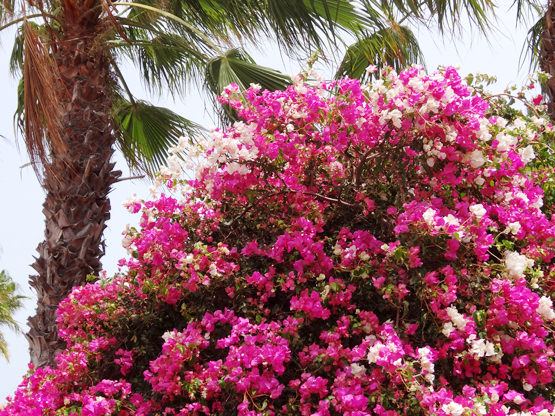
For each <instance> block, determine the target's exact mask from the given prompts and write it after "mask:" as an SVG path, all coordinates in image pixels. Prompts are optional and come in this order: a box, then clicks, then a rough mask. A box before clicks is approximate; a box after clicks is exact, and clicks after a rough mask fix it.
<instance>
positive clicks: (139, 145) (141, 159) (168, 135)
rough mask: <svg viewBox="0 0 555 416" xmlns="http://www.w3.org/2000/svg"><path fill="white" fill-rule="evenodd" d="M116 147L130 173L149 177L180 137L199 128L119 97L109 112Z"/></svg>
mask: <svg viewBox="0 0 555 416" xmlns="http://www.w3.org/2000/svg"><path fill="white" fill-rule="evenodd" d="M113 117H114V122H115V124H116V135H117V139H118V145H119V147H120V148H121V150H122V151H123V153H124V155H125V157H126V158H127V160H128V162H129V165H130V167H131V168H133V169H134V170H138V171H143V172H146V173H147V174H148V175H150V176H153V175H154V174H156V173H157V172H158V170H159V168H160V167H161V166H162V165H165V164H166V160H167V158H168V149H169V148H170V147H172V146H175V145H176V144H177V143H178V141H179V138H180V137H182V136H185V135H187V136H191V137H195V136H198V135H200V134H202V133H203V129H202V128H201V127H200V126H199V125H197V124H195V123H193V122H191V121H189V120H187V119H185V118H183V117H181V116H179V115H178V114H176V113H174V112H172V111H171V110H169V109H167V108H164V107H157V106H155V105H152V104H150V103H147V102H145V101H135V102H130V101H127V100H125V99H123V98H122V97H120V98H119V100H118V101H117V103H116V105H115V106H114V109H113Z"/></svg>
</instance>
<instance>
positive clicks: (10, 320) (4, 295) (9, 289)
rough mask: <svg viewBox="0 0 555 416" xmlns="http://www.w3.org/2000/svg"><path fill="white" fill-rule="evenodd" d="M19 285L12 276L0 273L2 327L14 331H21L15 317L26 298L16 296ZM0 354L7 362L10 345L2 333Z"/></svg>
mask: <svg viewBox="0 0 555 416" xmlns="http://www.w3.org/2000/svg"><path fill="white" fill-rule="evenodd" d="M16 291H17V285H16V284H15V283H14V282H13V280H12V279H11V278H10V276H9V275H8V274H7V273H6V272H5V271H4V270H2V271H0V327H1V326H7V327H9V328H11V329H12V330H14V331H16V332H17V331H19V325H18V324H17V322H16V320H15V319H14V317H13V315H14V313H15V311H16V310H17V309H20V308H21V307H22V306H23V302H22V301H23V299H25V296H22V295H16ZM0 354H2V355H3V356H4V357H5V358H6V360H8V359H9V357H8V344H7V343H6V340H5V338H4V335H3V334H2V332H0Z"/></svg>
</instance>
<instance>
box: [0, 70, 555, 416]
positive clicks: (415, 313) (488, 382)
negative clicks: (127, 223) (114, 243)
mask: <svg viewBox="0 0 555 416" xmlns="http://www.w3.org/2000/svg"><path fill="white" fill-rule="evenodd" d="M244 98H245V99H244V100H243V99H242V98H241V99H240V96H239V94H237V91H236V89H234V88H233V87H230V88H229V89H228V90H227V92H226V94H225V95H224V97H223V98H222V100H224V101H225V102H226V103H228V104H229V105H231V106H232V107H233V108H234V109H235V110H236V111H237V113H238V115H239V117H241V118H242V120H243V121H242V122H237V123H235V124H234V126H233V127H231V128H229V129H228V130H226V131H219V130H217V131H215V132H214V135H213V140H212V141H211V142H210V143H207V144H205V145H204V148H203V151H202V158H201V161H200V162H199V163H198V165H197V166H196V177H195V179H194V180H191V181H186V180H183V179H176V177H175V175H173V176H172V171H177V170H178V169H179V165H180V163H179V160H180V159H179V158H178V157H177V156H176V157H174V158H173V159H172V160H171V162H170V169H168V170H166V172H165V175H166V176H165V178H166V179H167V181H168V183H169V184H170V185H171V186H172V187H173V189H174V190H175V191H176V192H175V194H178V192H177V191H181V192H182V194H181V195H182V196H180V197H179V198H177V197H170V196H165V195H162V196H161V197H159V198H158V199H156V200H154V201H148V202H141V201H131V202H130V203H129V209H130V210H132V211H133V212H141V213H142V219H141V229H140V230H135V229H129V230H128V231H127V232H126V236H125V239H124V245H125V246H126V247H127V248H128V250H129V252H130V254H131V255H130V257H129V258H128V259H127V260H123V261H122V266H126V271H125V272H122V273H121V274H119V275H116V276H115V277H114V278H113V279H109V280H103V281H101V282H99V283H96V284H88V285H86V286H85V287H81V288H77V289H75V290H74V291H73V292H72V294H71V295H70V296H69V297H68V298H67V299H66V300H65V301H64V302H63V303H62V304H61V305H60V307H59V310H58V312H59V321H58V322H59V327H60V336H61V337H62V338H63V339H64V340H65V341H66V342H67V349H66V350H65V351H64V352H63V353H61V354H60V355H59V356H58V358H57V363H58V365H57V368H55V369H51V368H48V367H47V368H43V369H37V370H35V371H31V372H30V374H29V376H28V377H27V378H26V379H25V380H24V382H23V383H22V384H21V386H20V388H19V389H18V391H17V392H16V393H15V396H14V398H13V399H11V400H10V402H9V404H8V406H7V407H6V408H5V409H3V410H1V411H0V415H2V416H12V415H25V416H28V415H31V416H33V415H47V416H54V415H56V416H57V415H66V416H74V415H82V416H93V415H94V416H100V415H120V416H124V415H144V416H146V415H210V414H212V415H220V414H223V415H242V416H255V415H257V416H258V415H277V414H288V415H289V414H292V415H319V416H325V415H350V416H362V415H381V416H392V415H438V416H445V415H454V416H459V415H507V414H515V415H517V414H518V415H542V416H546V415H551V414H555V413H554V410H555V409H554V404H553V403H554V400H555V397H553V396H554V393H553V392H554V391H555V390H554V380H553V375H554V373H555V351H554V346H555V341H554V336H553V331H554V330H555V325H554V319H555V312H554V311H553V303H552V294H553V291H554V288H555V267H554V266H553V258H554V256H555V245H554V241H555V218H554V217H553V216H552V207H551V206H544V205H543V197H544V190H543V188H545V189H548V188H549V187H552V183H551V182H550V181H551V180H552V177H553V176H552V172H550V171H544V170H540V166H541V161H536V159H535V156H536V153H537V152H539V151H540V150H538V149H539V148H538V147H537V146H540V145H541V142H542V141H544V140H546V138H552V137H553V133H552V129H551V126H550V125H548V124H546V122H545V121H544V119H542V118H539V117H536V116H533V117H530V118H529V117H526V116H524V115H522V114H519V113H517V112H515V113H513V116H512V118H511V119H505V118H502V117H500V116H495V115H494V114H493V113H491V109H490V108H489V107H488V102H487V101H485V100H484V99H483V98H481V97H480V96H478V95H474V94H473V92H472V90H471V89H470V88H469V87H468V85H467V84H466V83H465V82H464V81H463V80H461V78H460V76H459V75H458V73H457V72H456V71H455V69H453V68H446V69H445V70H443V71H442V72H437V73H434V74H432V75H426V74H424V73H423V72H422V70H421V69H420V68H417V67H414V68H410V69H407V70H405V71H403V72H402V73H401V74H399V75H397V74H396V73H395V72H393V71H390V72H388V73H386V74H384V77H383V79H378V80H376V81H374V82H373V83H372V84H371V85H361V84H360V83H359V82H358V81H356V80H348V79H347V80H343V81H339V82H336V83H327V84H326V83H321V84H319V85H318V86H316V87H311V86H307V85H305V84H304V83H303V81H302V80H297V82H296V84H295V85H294V86H292V87H290V88H289V89H288V90H287V91H284V92H280V91H278V92H272V93H270V92H267V91H263V92H261V91H258V89H257V88H256V86H252V87H251V88H250V89H249V90H248V91H247V92H246V93H245V94H244ZM182 144H183V145H185V142H184V143H182ZM541 149H542V150H541V151H542V152H545V148H543V147H542V148H541ZM174 173H175V172H174Z"/></svg>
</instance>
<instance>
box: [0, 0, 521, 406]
mask: <svg viewBox="0 0 555 416" xmlns="http://www.w3.org/2000/svg"><path fill="white" fill-rule="evenodd" d="M507 3H509V2H507ZM514 22H515V18H514V14H512V13H509V14H507V15H503V16H499V24H498V26H499V30H498V32H497V33H495V34H494V35H492V36H490V37H489V39H488V40H485V39H484V38H483V36H481V35H480V34H479V33H477V32H471V31H464V32H463V33H462V34H461V35H460V36H459V37H457V38H454V39H447V40H445V41H442V40H441V37H440V35H439V34H438V33H437V32H433V31H432V32H430V31H428V30H427V29H425V28H419V29H417V33H419V35H418V38H419V39H420V40H421V47H422V49H423V51H424V55H425V57H426V65H427V67H428V70H433V69H435V68H436V67H437V66H438V65H460V67H461V69H460V71H461V73H463V74H467V73H475V72H480V73H487V74H490V75H495V76H497V78H498V83H497V85H496V86H495V87H494V88H495V89H496V90H502V89H503V88H504V87H505V86H507V85H509V84H517V85H518V86H520V85H521V84H522V83H524V82H525V81H526V78H527V75H528V65H527V64H526V65H524V66H523V68H521V69H520V70H519V56H520V51H521V47H522V44H523V42H524V40H525V37H526V31H525V28H523V27H519V28H515V24H514ZM12 39H13V38H12V34H11V33H3V34H2V36H1V37H0V41H1V44H0V62H3V63H5V64H4V65H2V66H1V67H0V80H1V85H2V96H3V99H1V100H0V136H1V137H0V164H1V165H2V169H1V173H2V174H1V175H0V189H1V190H2V195H4V197H3V202H2V203H0V268H1V269H5V270H7V271H8V272H9V274H10V275H11V276H12V277H13V278H14V280H16V281H17V282H18V284H19V285H20V288H21V291H22V292H23V293H24V294H26V295H28V296H29V297H30V299H29V300H28V301H27V302H26V308H25V310H22V311H20V313H19V314H18V315H17V319H18V321H19V322H20V323H21V324H22V328H23V330H24V331H26V326H25V323H26V320H27V316H29V315H30V314H34V308H35V305H34V302H35V300H34V298H33V294H32V292H31V290H30V289H29V286H28V283H27V279H28V276H29V275H30V274H31V273H33V271H32V269H31V268H30V267H29V264H31V263H32V262H33V257H32V256H33V255H34V254H35V249H36V247H37V244H38V243H39V242H40V241H41V239H42V235H43V230H44V228H43V225H44V219H43V216H42V213H41V209H42V202H43V199H44V192H43V191H42V189H41V188H40V186H39V184H38V181H37V179H36V177H35V175H34V173H33V170H32V168H31V167H29V166H26V164H27V163H28V158H27V156H26V153H25V150H24V146H23V144H22V142H21V139H20V138H19V139H18V140H16V139H15V134H14V129H13V120H12V116H13V112H14V110H15V107H16V86H17V80H14V79H13V78H12V77H11V76H10V74H9V73H8V66H7V62H8V58H9V52H10V49H11V41H12ZM263 50H264V51H267V52H270V53H267V54H264V53H263V51H259V52H258V53H254V54H253V55H254V57H255V59H256V61H257V62H258V63H260V64H263V65H266V66H270V67H273V68H277V69H280V70H282V71H284V72H285V73H288V74H293V73H296V72H299V70H300V69H301V66H300V65H299V64H297V63H295V62H290V61H288V60H287V58H280V57H279V55H278V54H276V53H273V54H272V53H271V52H273V51H276V50H277V48H276V47H274V46H272V45H270V44H265V45H264V47H263ZM125 69H126V71H125V73H126V75H128V76H129V77H130V78H131V82H130V85H131V88H132V90H133V91H134V92H136V93H137V95H139V96H141V95H143V96H144V93H141V91H142V88H141V83H140V81H139V80H138V78H137V76H136V73H135V70H134V69H133V68H132V67H127V68H125ZM322 72H323V75H324V76H326V77H329V76H330V73H326V69H325V68H322ZM150 100H151V101H152V102H157V103H158V104H160V105H164V106H166V107H169V108H171V109H172V110H174V111H176V112H178V113H180V114H183V115H184V116H186V117H188V118H190V119H192V120H194V121H196V122H198V123H201V124H202V125H204V126H205V127H207V128H210V127H212V126H213V125H214V124H215V123H214V121H213V119H212V117H211V108H210V104H209V103H208V102H206V103H205V102H203V100H202V98H200V96H199V95H198V94H191V95H187V96H185V97H184V98H179V99H177V100H176V101H175V102H174V101H173V100H172V99H171V97H165V96H163V97H160V98H156V97H155V98H151V99H150ZM17 141H19V148H18V145H17ZM117 163H118V165H119V169H121V170H122V171H123V172H124V175H123V176H124V177H125V176H129V175H127V174H126V172H127V169H126V167H125V164H124V163H123V162H122V161H121V158H117ZM148 186H149V183H148V182H147V181H146V180H134V181H124V182H120V183H118V184H117V185H116V187H115V189H114V191H113V192H112V193H111V194H110V199H111V204H112V212H111V216H112V218H111V219H110V221H109V222H108V228H107V230H106V233H105V238H106V245H107V249H106V253H107V254H106V256H105V257H104V258H103V266H104V268H105V270H106V271H107V272H108V274H113V273H114V272H116V271H117V261H118V259H120V258H122V257H124V256H125V251H124V250H123V249H122V248H121V232H122V231H123V230H124V228H125V226H126V224H136V223H137V222H138V217H136V216H132V215H130V214H129V213H127V212H126V211H125V209H124V208H123V207H122V202H123V201H124V200H125V199H127V198H128V197H129V196H131V195H133V194H134V193H136V194H137V195H139V196H141V197H147V196H148ZM0 330H2V332H3V333H4V334H5V336H6V338H7V341H8V344H9V353H10V362H9V363H7V362H6V361H5V360H4V359H3V358H2V357H0V402H2V401H3V400H4V398H5V397H6V396H8V395H10V394H12V393H13V392H14V390H15V388H16V387H17V385H18V384H19V382H20V381H21V377H22V376H23V375H24V374H25V372H26V369H27V362H28V359H29V357H28V350H27V342H26V340H25V337H24V336H23V335H22V334H15V333H13V332H10V331H8V330H7V329H6V328H0Z"/></svg>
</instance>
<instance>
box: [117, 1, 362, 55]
mask: <svg viewBox="0 0 555 416" xmlns="http://www.w3.org/2000/svg"><path fill="white" fill-rule="evenodd" d="M140 3H141V4H148V5H150V6H158V0H140ZM353 4H354V3H353V2H352V1H350V0H227V1H214V0H166V1H165V2H164V9H165V10H167V11H168V12H170V13H171V14H172V15H174V16H176V17H178V18H181V19H183V20H184V21H186V22H190V23H193V24H194V25H195V27H197V28H198V29H199V30H200V31H202V32H203V33H205V34H206V35H207V36H208V37H210V38H213V39H218V41H219V42H220V46H221V45H224V46H225V47H231V45H234V44H237V42H239V43H243V41H244V40H249V41H251V42H254V43H258V42H259V41H260V38H264V37H269V38H272V39H275V40H277V41H278V43H279V44H280V46H281V47H282V48H284V50H285V51H286V52H294V51H296V52H298V49H299V48H300V49H302V50H303V51H305V52H307V53H310V52H311V51H312V50H314V49H319V48H321V47H323V46H324V45H323V40H327V41H330V40H331V41H333V42H335V41H336V40H337V34H338V33H337V32H338V31H340V30H354V28H356V27H358V26H359V25H363V24H364V18H363V16H361V14H360V13H359V12H360V10H357V9H356V8H355V7H354V6H353ZM126 17H127V18H128V19H130V20H133V21H138V22H141V23H148V24H150V23H152V22H154V21H155V20H156V17H155V16H154V15H153V14H152V13H148V12H146V11H143V10H139V9H138V8H136V9H133V10H130V11H129V14H128V15H127V16H126ZM167 23H168V25H169V27H170V28H171V30H175V31H176V32H179V31H180V30H183V28H180V27H179V24H177V23H176V22H175V21H173V22H172V21H168V22H167Z"/></svg>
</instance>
